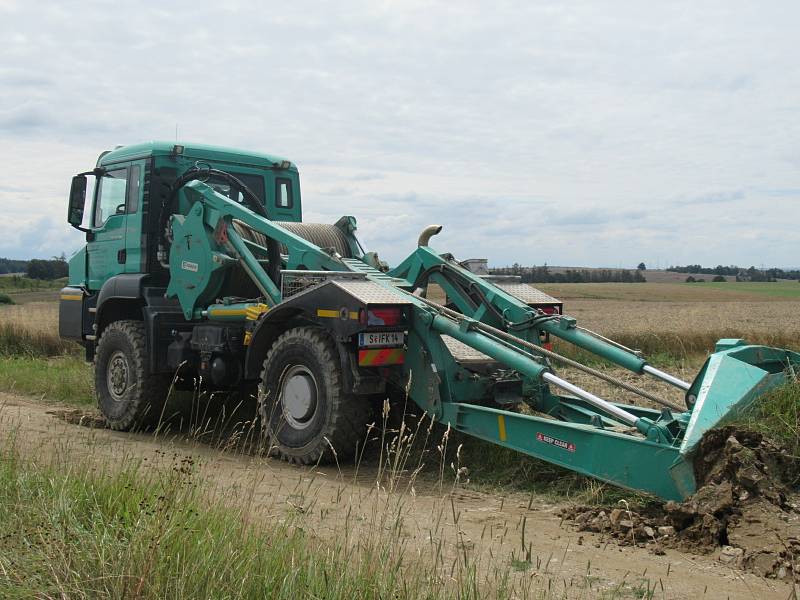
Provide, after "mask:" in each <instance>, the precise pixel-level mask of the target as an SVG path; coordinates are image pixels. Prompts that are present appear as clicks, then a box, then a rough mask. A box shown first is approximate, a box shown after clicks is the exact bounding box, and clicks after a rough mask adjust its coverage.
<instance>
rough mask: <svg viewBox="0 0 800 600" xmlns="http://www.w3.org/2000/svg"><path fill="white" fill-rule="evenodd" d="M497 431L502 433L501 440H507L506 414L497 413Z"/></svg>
mask: <svg viewBox="0 0 800 600" xmlns="http://www.w3.org/2000/svg"><path fill="white" fill-rule="evenodd" d="M497 431H498V433H499V434H500V441H501V442H505V441H506V417H505V415H497Z"/></svg>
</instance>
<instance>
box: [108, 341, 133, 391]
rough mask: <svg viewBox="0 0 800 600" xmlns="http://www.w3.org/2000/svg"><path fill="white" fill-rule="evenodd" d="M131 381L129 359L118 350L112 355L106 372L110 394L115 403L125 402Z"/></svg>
mask: <svg viewBox="0 0 800 600" xmlns="http://www.w3.org/2000/svg"><path fill="white" fill-rule="evenodd" d="M129 379H130V376H129V371H128V359H127V358H126V356H125V354H124V353H123V352H122V351H120V350H117V351H116V352H114V354H112V355H111V358H110V359H109V361H108V369H107V372H106V383H107V384H108V392H109V394H110V395H111V398H113V399H114V401H116V402H121V401H122V400H123V396H124V395H125V391H126V390H127V389H128V381H129Z"/></svg>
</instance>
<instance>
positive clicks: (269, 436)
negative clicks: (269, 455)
mask: <svg viewBox="0 0 800 600" xmlns="http://www.w3.org/2000/svg"><path fill="white" fill-rule="evenodd" d="M258 400H259V413H260V416H261V423H262V428H263V430H264V433H265V435H266V441H267V443H268V444H269V445H270V448H271V449H272V451H273V452H275V453H277V454H278V455H279V456H280V457H281V458H283V459H284V460H287V461H289V462H292V463H297V464H304V465H308V464H314V463H316V462H330V461H331V460H332V459H338V460H343V459H347V458H350V457H352V456H353V454H355V451H356V448H357V447H358V446H359V444H363V442H364V435H365V433H366V426H367V422H368V419H369V417H370V414H371V408H370V404H369V403H368V402H367V401H366V400H365V399H363V398H360V397H358V396H355V395H354V394H351V393H349V392H347V391H346V390H345V389H344V386H343V377H342V372H341V366H340V362H339V353H338V351H337V349H336V345H335V344H334V341H333V339H331V337H330V336H329V335H328V334H327V332H325V330H323V329H320V328H317V327H297V328H295V329H290V330H289V331H287V332H285V333H284V334H282V335H281V336H280V337H278V339H277V340H275V343H274V344H272V346H271V347H270V349H269V352H268V353H267V357H266V359H265V360H264V369H263V371H262V373H261V384H260V385H259V390H258ZM334 451H335V452H334Z"/></svg>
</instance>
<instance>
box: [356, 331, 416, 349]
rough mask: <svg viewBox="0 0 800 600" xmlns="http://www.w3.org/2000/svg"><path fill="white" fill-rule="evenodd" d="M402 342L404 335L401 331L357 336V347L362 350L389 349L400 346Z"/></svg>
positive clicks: (377, 332) (376, 332)
mask: <svg viewBox="0 0 800 600" xmlns="http://www.w3.org/2000/svg"><path fill="white" fill-rule="evenodd" d="M404 341H405V334H404V333H403V332H402V331H375V332H370V333H359V334H358V345H359V346H361V347H362V348H373V347H376V346H380V347H383V348H391V347H396V346H402V345H403V342H404Z"/></svg>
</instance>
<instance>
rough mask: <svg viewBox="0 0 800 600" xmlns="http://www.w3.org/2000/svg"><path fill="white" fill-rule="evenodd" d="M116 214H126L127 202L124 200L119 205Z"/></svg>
mask: <svg viewBox="0 0 800 600" xmlns="http://www.w3.org/2000/svg"><path fill="white" fill-rule="evenodd" d="M114 214H115V215H124V214H125V203H124V202H123V203H122V204H120V205H119V206H117V210H115V211H114Z"/></svg>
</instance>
